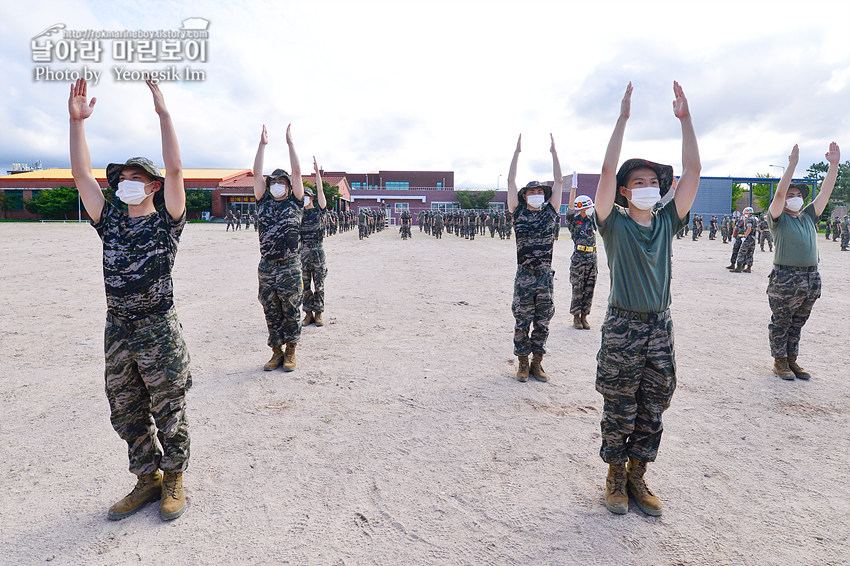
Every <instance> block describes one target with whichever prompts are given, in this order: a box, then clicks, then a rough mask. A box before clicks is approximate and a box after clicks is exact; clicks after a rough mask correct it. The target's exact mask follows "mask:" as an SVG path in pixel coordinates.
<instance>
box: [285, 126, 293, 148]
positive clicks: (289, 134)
mask: <svg viewBox="0 0 850 566" xmlns="http://www.w3.org/2000/svg"><path fill="white" fill-rule="evenodd" d="M291 128H292V124H288V125H287V126H286V144H287V145H292V132H291V131H290V129H291Z"/></svg>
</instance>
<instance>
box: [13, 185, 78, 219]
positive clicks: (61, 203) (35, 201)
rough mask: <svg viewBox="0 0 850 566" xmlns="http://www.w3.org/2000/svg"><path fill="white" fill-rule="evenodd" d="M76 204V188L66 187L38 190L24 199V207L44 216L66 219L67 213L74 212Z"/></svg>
mask: <svg viewBox="0 0 850 566" xmlns="http://www.w3.org/2000/svg"><path fill="white" fill-rule="evenodd" d="M78 206H79V203H78V201H77V191H76V189H69V188H68V187H58V188H55V189H45V190H42V191H38V193H37V194H36V195H35V197H33V198H32V199H31V200H28V201H24V208H26V209H27V210H28V211H30V212H32V213H33V214H38V215H39V216H42V217H44V218H62V219H66V220H67V218H68V213H70V212H76V211H77V207H78Z"/></svg>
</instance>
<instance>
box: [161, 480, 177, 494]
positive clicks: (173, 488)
mask: <svg viewBox="0 0 850 566" xmlns="http://www.w3.org/2000/svg"><path fill="white" fill-rule="evenodd" d="M162 485H163V486H164V487H165V492H166V493H167V494H168V495H170V496H171V497H173V498H175V499H176V498H177V477H176V476H175V477H172V478H169V479H168V481H163V482H162Z"/></svg>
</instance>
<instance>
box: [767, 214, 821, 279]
mask: <svg viewBox="0 0 850 566" xmlns="http://www.w3.org/2000/svg"><path fill="white" fill-rule="evenodd" d="M816 216H817V215H816V214H815V207H814V203H811V202H810V203H809V204H807V205H806V206H804V207H803V208H802V210H800V213H799V214H798V215H797V216H796V217H794V216H790V215H788V214H785V211H783V212H782V214H780V215H779V218H777V219H775V220H774V219H773V218H772V217H771V216H770V214H768V215H767V223H768V225H770V231H771V232H773V241H774V243H775V245H776V249H775V250H774V252H773V263H774V264H776V265H792V266H794V267H812V266H815V267H817V264H818V244H817V230H815V217H816Z"/></svg>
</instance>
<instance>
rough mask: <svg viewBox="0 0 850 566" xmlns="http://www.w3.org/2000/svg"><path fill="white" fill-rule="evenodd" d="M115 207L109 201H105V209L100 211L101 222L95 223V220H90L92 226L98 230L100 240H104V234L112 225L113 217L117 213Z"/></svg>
mask: <svg viewBox="0 0 850 566" xmlns="http://www.w3.org/2000/svg"><path fill="white" fill-rule="evenodd" d="M115 210H117V209H116V208H115V205H113V204H112V203H111V202H109V201H108V200H104V201H103V208H102V209H101V210H100V220H98V221H97V222H94V221H93V220H89V222H91V225H92V226H93V227H94V229H95V230H97V235H98V236H100V239H101V240H102V239H103V233H104V231H105V230H106V227H107V226H108V225H109V224H111V223H112V215H113V214H114V213H115Z"/></svg>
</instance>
